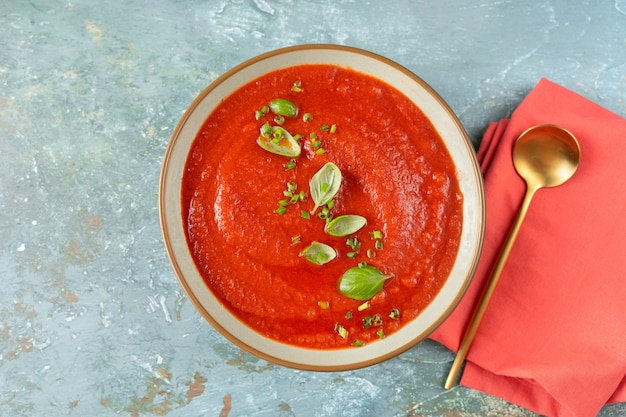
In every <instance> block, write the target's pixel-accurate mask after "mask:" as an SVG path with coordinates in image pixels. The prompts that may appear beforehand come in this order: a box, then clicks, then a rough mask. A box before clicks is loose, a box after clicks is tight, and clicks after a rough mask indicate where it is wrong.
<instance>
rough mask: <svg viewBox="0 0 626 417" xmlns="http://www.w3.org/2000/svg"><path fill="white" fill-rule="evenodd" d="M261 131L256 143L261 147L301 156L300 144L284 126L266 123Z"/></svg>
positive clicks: (290, 156)
mask: <svg viewBox="0 0 626 417" xmlns="http://www.w3.org/2000/svg"><path fill="white" fill-rule="evenodd" d="M260 131H261V134H260V135H259V137H258V139H257V140H256V143H257V144H258V145H259V146H260V147H261V148H263V149H265V150H266V151H268V152H271V153H275V154H277V155H282V156H287V157H289V158H296V157H298V156H300V152H302V148H301V147H300V144H299V143H298V141H296V140H295V139H294V138H293V136H291V133H289V132H288V131H286V130H285V129H283V128H282V127H280V126H274V127H272V126H270V125H269V123H265V124H264V125H263V126H261V129H260Z"/></svg>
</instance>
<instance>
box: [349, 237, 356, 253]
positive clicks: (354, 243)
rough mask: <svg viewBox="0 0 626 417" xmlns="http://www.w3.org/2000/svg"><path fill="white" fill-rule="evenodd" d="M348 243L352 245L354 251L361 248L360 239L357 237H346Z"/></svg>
mask: <svg viewBox="0 0 626 417" xmlns="http://www.w3.org/2000/svg"><path fill="white" fill-rule="evenodd" d="M346 245H348V246H349V247H350V249H352V250H353V251H355V252H356V251H357V249H358V248H359V240H358V239H357V238H356V237H349V238H348V239H346Z"/></svg>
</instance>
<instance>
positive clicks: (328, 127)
mask: <svg viewBox="0 0 626 417" xmlns="http://www.w3.org/2000/svg"><path fill="white" fill-rule="evenodd" d="M320 130H323V131H324V132H327V131H329V130H330V126H328V125H321V126H320Z"/></svg>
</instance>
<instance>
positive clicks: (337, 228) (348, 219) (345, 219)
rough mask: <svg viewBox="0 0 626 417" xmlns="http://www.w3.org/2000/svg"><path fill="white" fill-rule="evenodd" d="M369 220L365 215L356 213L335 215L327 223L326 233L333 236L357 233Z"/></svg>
mask: <svg viewBox="0 0 626 417" xmlns="http://www.w3.org/2000/svg"><path fill="white" fill-rule="evenodd" d="M366 223H367V220H366V219H365V217H363V216H359V215H356V214H346V215H344V216H339V217H335V218H334V219H333V220H331V221H330V222H329V223H327V224H326V229H325V230H326V233H328V234H329V235H331V236H347V235H351V234H352V233H356V232H357V231H358V230H359V229H361V228H362V227H363V226H365V224H366Z"/></svg>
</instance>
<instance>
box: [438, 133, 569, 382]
mask: <svg viewBox="0 0 626 417" xmlns="http://www.w3.org/2000/svg"><path fill="white" fill-rule="evenodd" d="M579 163H580V145H579V144H578V141H577V140H576V138H575V137H574V135H573V134H572V133H570V132H569V131H568V130H566V129H563V128H562V127H559V126H555V125H551V124H542V125H537V126H533V127H531V128H530V129H528V130H526V131H525V132H523V133H522V134H521V135H520V136H519V138H518V139H517V141H515V145H514V146H513V165H514V166H515V170H516V171H517V173H518V174H519V175H520V177H522V178H523V179H524V181H526V194H525V195H524V200H522V205H521V207H520V210H519V212H518V214H517V217H516V218H515V221H514V222H513V226H512V227H511V231H510V232H509V236H508V237H507V239H506V241H505V243H504V246H503V247H502V250H501V252H500V255H499V257H498V260H497V261H496V264H495V266H494V268H493V270H492V272H491V276H490V277H489V279H488V280H487V285H486V287H485V289H484V290H483V294H482V297H481V298H480V301H479V303H478V305H477V306H476V309H475V310H474V315H473V316H472V319H471V320H470V323H469V326H468V327H467V329H466V331H465V335H464V336H463V340H462V341H461V345H460V346H459V350H458V352H457V354H456V357H455V358H454V362H453V363H452V367H451V368H450V373H449V374H448V378H447V379H446V382H445V385H444V386H445V388H446V389H449V388H451V387H452V384H453V382H454V380H455V379H456V377H457V375H458V373H459V371H460V370H461V365H462V364H463V361H464V360H465V357H466V356H467V352H468V350H469V348H470V345H471V344H472V340H474V336H475V335H476V331H477V330H478V326H479V325H480V322H481V320H482V318H483V315H484V314H485V311H486V310H487V305H488V304H489V300H491V296H492V295H493V292H494V290H495V288H496V285H497V283H498V280H499V279H500V274H501V273H502V270H503V269H504V265H505V264H506V261H507V259H508V257H509V253H510V252H511V249H512V248H513V243H514V242H515V239H516V238H517V233H518V232H519V229H520V227H521V225H522V222H523V220H524V217H526V213H527V211H528V207H529V206H530V202H531V200H532V198H533V195H534V194H535V192H536V191H537V190H538V189H540V188H544V187H556V186H557V185H561V184H563V183H564V182H566V181H567V180H569V179H570V178H571V177H572V175H574V173H575V172H576V170H577V169H578V164H579Z"/></svg>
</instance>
